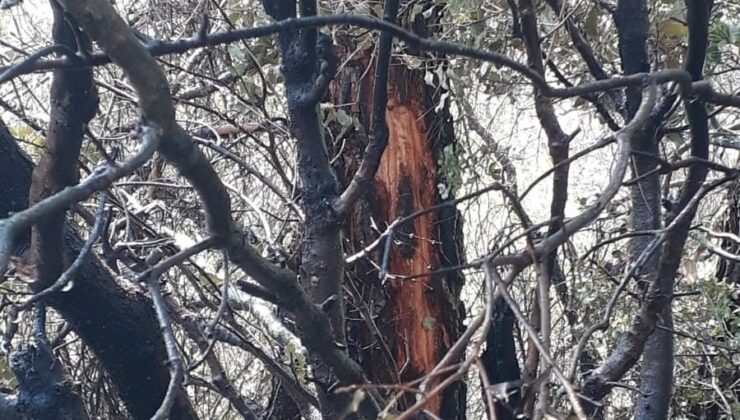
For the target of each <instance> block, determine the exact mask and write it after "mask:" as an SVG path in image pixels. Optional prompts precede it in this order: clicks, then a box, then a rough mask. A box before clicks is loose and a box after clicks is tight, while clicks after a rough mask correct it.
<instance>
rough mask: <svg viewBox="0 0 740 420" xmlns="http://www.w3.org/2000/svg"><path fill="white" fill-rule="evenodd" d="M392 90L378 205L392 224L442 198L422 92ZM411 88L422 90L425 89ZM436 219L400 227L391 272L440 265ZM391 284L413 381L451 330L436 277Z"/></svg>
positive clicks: (434, 407)
mask: <svg viewBox="0 0 740 420" xmlns="http://www.w3.org/2000/svg"><path fill="white" fill-rule="evenodd" d="M410 85H411V83H410ZM408 87H409V86H407V88H408ZM391 88H392V91H391V92H390V95H389V101H388V107H387V111H386V118H387V121H388V128H389V133H390V136H389V141H388V147H387V148H386V150H385V153H384V155H383V158H382V160H381V164H380V168H379V169H378V172H377V175H376V189H377V197H378V201H379V203H378V204H379V207H380V209H381V212H382V216H384V217H385V220H386V222H388V223H390V222H392V221H393V220H395V219H396V218H398V217H402V216H405V215H408V214H410V213H412V212H414V211H416V210H420V209H424V208H427V207H430V206H432V205H434V201H435V198H436V197H437V194H436V191H435V188H436V185H435V184H436V163H435V161H434V157H433V155H432V148H431V145H430V144H429V141H428V138H427V128H426V126H425V123H424V108H423V106H422V104H421V101H422V96H421V93H420V92H419V94H413V95H403V96H406V97H407V98H408V99H407V100H406V101H404V102H403V103H401V101H400V99H399V96H400V95H398V94H397V92H395V91H394V90H395V89H393V86H392V87H391ZM410 90H416V91H417V92H418V90H419V88H418V87H416V88H415V89H414V88H413V87H412V88H411V89H410ZM417 92H414V93H417ZM435 223H436V217H435V215H434V214H431V213H430V214H426V215H424V216H421V217H418V218H417V219H415V220H414V221H413V223H412V222H409V223H408V225H407V226H405V227H403V228H401V229H399V231H398V232H397V233H396V237H395V241H394V246H393V249H392V251H391V255H390V262H389V272H390V273H392V274H395V275H411V274H418V273H424V272H428V271H430V270H433V269H434V268H436V267H437V266H438V253H439V250H438V249H437V246H436V245H435V244H436V240H437V236H438V235H437V229H436V226H435ZM391 287H392V289H393V294H392V297H391V302H392V307H393V309H392V312H393V314H394V322H393V325H394V329H395V336H396V337H398V339H397V340H396V342H395V343H394V344H395V348H394V349H393V351H394V352H395V356H396V363H397V368H398V369H399V371H402V372H401V379H402V380H403V381H408V380H412V379H416V378H418V377H420V376H422V375H424V374H426V373H429V372H430V371H431V370H432V369H433V368H434V366H435V364H436V363H437V362H438V361H439V360H440V359H441V357H442V355H443V354H444V352H445V351H446V349H448V348H449V347H450V334H449V333H448V331H447V330H446V328H445V325H444V323H443V322H442V314H441V307H442V305H440V302H438V299H439V296H438V294H437V293H434V290H433V287H432V279H431V278H430V277H422V278H418V279H414V280H397V279H396V280H391ZM441 401H442V398H441V396H440V395H438V396H435V397H433V398H432V399H430V400H429V403H428V405H427V409H428V410H429V411H432V412H434V413H439V411H440V408H441Z"/></svg>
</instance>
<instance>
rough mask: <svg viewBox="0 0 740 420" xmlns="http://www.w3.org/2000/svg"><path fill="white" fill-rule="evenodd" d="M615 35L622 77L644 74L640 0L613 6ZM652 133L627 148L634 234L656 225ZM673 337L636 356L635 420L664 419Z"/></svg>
mask: <svg viewBox="0 0 740 420" xmlns="http://www.w3.org/2000/svg"><path fill="white" fill-rule="evenodd" d="M615 21H616V23H617V28H618V31H619V32H618V34H619V51H620V56H621V60H622V67H623V69H624V73H625V74H634V73H640V72H645V71H650V65H649V63H648V56H647V35H648V25H649V22H648V11H647V6H646V4H645V2H644V1H642V0H636V1H635V0H622V1H620V2H619V3H618V5H617V11H616V14H615ZM626 97H627V104H626V105H627V116H628V118H629V119H631V118H632V117H634V115H635V113H636V112H637V109H638V107H639V106H640V90H639V89H635V88H630V89H627V95H626ZM656 135H657V132H656V129H655V126H654V125H652V124H650V125H649V127H646V128H645V129H644V130H643V131H642V132H641V133H640V135H638V136H635V138H634V139H633V141H632V143H631V146H632V150H634V151H636V152H638V153H637V154H634V155H633V157H632V162H633V165H632V169H633V171H632V174H633V177H635V178H637V177H641V181H640V182H639V183H637V184H635V185H633V186H632V187H630V199H631V202H632V220H631V222H632V229H633V230H635V231H641V230H650V229H658V228H660V226H661V218H660V217H661V192H660V175H659V174H657V173H656V172H653V173H652V174H651V175H647V176H645V174H646V173H648V172H650V171H653V169H654V168H655V166H656V160H655V159H651V158H650V157H649V156H647V155H653V156H656V157H657V155H658V142H659V138H656ZM652 240H653V238H652V237H651V236H637V237H635V238H633V239H632V241H631V246H632V261H633V263H634V262H635V261H636V260H637V259H638V258H639V257H640V255H641V254H642V252H643V251H644V250H645V249H646V248H647V247H648V245H649V244H650V242H651V241H652ZM659 261H660V251H659V250H656V252H655V253H654V254H653V255H652V257H651V258H650V259H648V260H647V261H646V262H645V264H643V266H642V267H641V269H640V272H639V279H640V281H641V284H640V286H641V287H642V288H643V289H645V288H647V285H649V284H651V283H653V282H655V281H657V274H658V265H659ZM658 316H659V318H660V319H661V321H662V324H664V325H665V326H667V327H669V328H671V327H672V325H673V321H672V310H671V305H670V304H669V305H666V306H665V307H664V308H663V309H662V310H661V312H660V314H659V315H658ZM672 354H673V336H672V335H671V333H669V332H666V331H664V330H660V329H656V330H655V331H654V332H653V333H652V334H651V335H650V337H649V338H648V340H647V343H646V344H645V350H644V352H643V355H642V371H641V380H640V389H641V391H642V393H643V395H642V396H638V397H637V406H636V407H635V418H639V419H647V418H656V419H658V418H665V416H666V415H667V413H668V408H669V405H670V401H671V392H672V390H673V385H672V380H673V357H668V355H672Z"/></svg>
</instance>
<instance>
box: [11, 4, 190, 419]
mask: <svg viewBox="0 0 740 420" xmlns="http://www.w3.org/2000/svg"><path fill="white" fill-rule="evenodd" d="M54 11H55V25H54V37H55V40H56V42H58V43H62V44H64V45H68V46H70V48H71V49H73V50H74V49H76V48H77V45H78V42H79V45H80V46H81V47H82V48H89V47H90V41H89V40H87V39H86V37H84V35H82V34H81V33H79V30H77V29H76V28H75V27H73V23H71V22H70V21H69V20H68V17H66V16H65V15H64V13H62V12H61V11H60V10H59V9H58V7H57V6H56V5H55V6H54ZM51 98H52V99H51V100H52V104H51V105H52V106H51V110H52V123H51V125H50V127H49V130H48V136H47V139H46V144H45V146H46V152H45V154H44V156H43V157H42V159H41V162H40V163H39V166H38V167H37V169H36V170H34V169H33V164H32V163H31V162H30V160H28V159H27V158H25V157H24V155H23V153H22V152H21V151H20V149H19V148H18V146H17V144H16V143H15V139H13V138H12V137H10V135H9V133H8V132H7V130H4V131H5V132H4V133H2V134H3V135H2V138H0V143H1V144H2V149H3V150H4V151H7V153H3V157H2V159H4V160H7V163H8V166H4V167H5V168H6V169H7V170H5V171H2V174H1V177H2V179H1V180H0V184H2V185H3V187H2V190H0V193H2V194H3V195H2V198H3V199H2V200H0V201H2V202H3V203H4V204H5V203H7V208H3V213H4V214H6V212H8V211H14V210H20V209H23V208H25V206H26V205H27V204H28V202H29V191H31V197H32V198H31V200H30V201H31V202H32V203H33V202H36V201H38V200H40V199H42V198H43V197H46V196H48V195H50V194H53V193H55V192H56V191H59V190H61V189H62V188H64V187H65V186H67V185H70V184H74V183H76V181H77V179H78V172H77V156H78V154H79V149H80V145H81V142H82V136H83V131H84V127H85V125H86V124H87V122H88V121H89V120H90V119H91V118H92V116H93V115H94V113H95V110H96V109H97V102H96V97H95V90H94V87H93V82H92V71H91V70H89V69H86V70H58V71H56V72H55V74H54V80H53V83H52V92H51ZM3 127H4V126H3ZM32 171H33V186H32V185H31V183H32V182H31V178H32V174H31V172H32ZM65 219H66V215H65V214H64V213H60V214H56V215H52V216H51V217H49V218H47V219H46V220H44V221H43V222H42V223H39V225H38V226H36V227H35V228H34V229H33V247H32V248H33V250H32V254H31V256H24V258H25V259H26V260H27V261H28V260H30V261H31V262H32V264H33V266H35V271H36V274H37V276H38V279H39V281H37V282H36V283H34V284H33V289H34V291H39V290H42V289H43V288H45V287H47V286H48V285H50V284H51V283H53V282H54V281H55V280H56V279H57V278H58V276H59V275H60V274H61V272H62V271H63V270H64V268H65V267H66V265H67V264H68V263H69V262H71V261H72V260H74V259H75V258H76V256H77V255H78V254H79V252H80V249H81V247H82V244H83V241H82V240H81V239H80V237H79V235H78V234H77V232H76V231H75V229H74V227H72V226H71V225H70V224H68V223H66V220H65ZM29 233H30V232H29ZM29 236H30V235H28V234H25V235H23V237H21V238H18V240H17V243H18V244H19V247H20V248H27V244H28V240H29ZM24 244H26V245H24ZM59 250H64V251H63V252H59ZM29 257H30V258H29ZM73 282H74V283H73V287H72V289H71V290H70V291H68V292H65V293H61V294H58V295H54V296H52V297H51V298H50V299H49V304H50V305H51V306H52V307H54V309H56V310H57V311H58V312H59V313H61V314H62V316H63V317H64V318H65V319H66V320H67V321H68V322H69V323H70V325H71V326H72V328H73V330H74V331H75V333H76V334H77V335H79V336H80V337H81V338H82V339H83V341H84V342H85V343H86V344H87V345H88V346H89V347H90V348H91V350H92V351H93V353H94V354H95V355H96V357H97V358H98V359H99V360H100V362H101V365H102V366H103V367H104V368H105V369H106V370H107V371H108V373H109V374H110V377H111V380H112V381H113V383H114V385H115V386H116V387H117V389H118V391H119V393H120V397H121V399H122V400H123V402H124V404H125V405H126V407H127V409H128V410H129V412H130V414H131V415H132V416H133V417H134V418H137V419H148V418H149V417H151V415H152V414H153V413H154V412H155V411H156V410H157V408H158V407H159V405H160V404H161V402H162V399H163V398H164V395H165V392H166V389H167V384H168V378H169V374H168V370H167V367H166V366H165V363H164V362H165V360H166V359H167V356H166V353H165V349H164V343H163V341H162V337H161V334H160V333H159V327H158V325H157V321H156V318H155V316H154V312H153V310H152V308H151V304H150V303H149V302H148V300H147V299H146V298H144V297H143V296H141V295H133V294H130V293H128V292H126V291H125V290H124V289H122V288H121V287H120V286H119V285H118V284H116V281H115V279H114V278H113V276H112V275H111V273H110V272H109V271H108V270H107V269H106V268H105V267H104V266H103V265H102V264H101V262H100V261H98V259H97V258H95V257H90V258H89V259H87V260H86V262H85V263H84V264H83V266H82V268H81V269H80V271H79V272H78V273H77V275H76V276H75V278H74V280H73ZM173 415H176V416H177V418H183V419H187V418H195V417H196V416H195V414H194V412H193V411H192V408H191V407H190V403H189V402H188V401H187V398H186V397H185V396H184V394H183V396H182V397H180V398H179V399H178V402H177V404H176V405H175V409H174V410H173Z"/></svg>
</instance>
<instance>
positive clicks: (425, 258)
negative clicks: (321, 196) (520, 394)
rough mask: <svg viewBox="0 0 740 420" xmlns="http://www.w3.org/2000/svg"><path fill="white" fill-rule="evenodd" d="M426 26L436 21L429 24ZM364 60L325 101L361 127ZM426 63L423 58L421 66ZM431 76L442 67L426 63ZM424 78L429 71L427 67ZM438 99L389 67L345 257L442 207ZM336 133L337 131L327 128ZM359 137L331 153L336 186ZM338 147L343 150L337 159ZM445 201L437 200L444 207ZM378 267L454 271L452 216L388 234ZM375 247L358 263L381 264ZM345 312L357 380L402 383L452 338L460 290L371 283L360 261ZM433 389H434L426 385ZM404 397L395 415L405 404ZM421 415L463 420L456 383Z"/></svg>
mask: <svg viewBox="0 0 740 420" xmlns="http://www.w3.org/2000/svg"><path fill="white" fill-rule="evenodd" d="M430 19H438V17H437V16H432V17H431V18H430ZM400 20H401V21H411V22H414V24H413V29H414V30H415V31H416V32H417V33H419V34H421V35H426V33H425V32H426V27H427V24H428V23H430V22H431V20H430V22H427V21H425V20H424V19H423V18H422V17H421V16H404V17H401V18H400ZM351 42H352V41H351V40H350V39H349V37H348V38H347V39H344V38H341V37H340V39H338V43H339V44H340V49H341V50H342V51H340V56H342V55H347V54H349V53H350V52H352V51H354V47H355V46H354V45H351ZM370 53H371V51H368V50H366V51H365V52H364V53H362V54H359V55H356V56H355V57H354V58H352V59H351V60H350V61H349V62H348V63H347V64H346V65H345V67H344V70H343V72H342V74H340V75H339V76H338V77H337V79H336V80H335V83H334V88H333V90H332V100H333V101H334V102H335V103H338V104H354V105H345V106H342V107H340V108H339V109H340V110H341V112H344V113H346V114H349V115H350V116H352V117H354V118H357V119H358V120H359V121H360V122H361V123H362V125H363V126H365V127H368V126H369V125H370V106H371V104H370V100H371V98H370V93H371V92H372V86H373V83H374V81H373V80H372V79H373V78H372V75H373V71H372V69H368V67H373V66H374V63H370V58H369V57H370ZM425 58H427V57H425ZM435 61H436V62H435V63H434V64H433V66H444V65H445V63H444V61H443V60H435ZM427 69H428V71H431V70H432V68H431V67H427ZM440 93H441V92H440V90H439V89H435V88H433V87H430V86H429V85H427V84H426V83H425V82H424V72H423V71H420V70H412V69H409V68H406V67H405V66H404V65H402V64H401V63H398V62H396V61H392V64H391V70H390V74H389V86H388V104H387V108H386V121H387V124H388V129H389V138H388V146H387V147H386V149H385V152H384V154H383V157H382V159H381V162H380V167H379V168H378V172H377V174H376V176H375V182H374V185H373V188H372V191H370V192H369V194H367V195H366V197H365V199H364V200H362V201H361V202H360V203H358V205H357V206H356V209H355V211H354V212H353V213H352V214H351V215H350V217H349V220H348V221H347V224H346V227H345V230H346V231H347V237H348V238H347V242H348V245H347V246H346V247H345V248H346V249H347V253H348V254H352V253H354V252H357V251H359V250H361V249H362V248H364V247H366V246H367V245H369V244H370V243H371V242H373V241H374V240H375V239H376V238H377V232H376V231H375V230H374V229H373V228H372V227H371V226H372V225H373V223H374V224H375V225H377V227H378V229H380V230H381V231H382V230H384V229H385V227H386V226H387V225H389V224H390V223H391V222H393V221H394V220H396V219H398V218H400V217H404V216H407V215H409V214H411V213H413V212H415V211H417V210H421V209H425V208H428V207H431V206H433V205H435V204H438V203H440V202H442V201H443V199H442V197H441V196H440V194H439V191H438V184H440V183H442V184H443V185H447V181H446V179H445V175H444V174H443V173H442V172H443V170H442V168H440V167H439V165H438V162H439V161H440V159H442V156H443V149H445V147H449V148H450V149H448V150H447V151H448V153H449V150H452V148H453V147H454V133H453V131H452V125H451V124H452V121H451V117H450V115H449V112H448V109H447V106H446V104H445V106H444V107H443V108H442V109H441V110H440V111H438V112H435V111H434V110H433V109H434V107H435V105H437V104H438V103H439V100H440V98H439V96H440ZM335 128H336V129H335V130H334V131H335V132H337V133H339V132H340V131H341V128H339V127H335ZM364 138H365V136H364V135H362V134H360V133H358V132H350V133H349V134H348V135H346V136H345V138H344V139H342V140H341V141H336V142H335V144H334V145H333V147H334V152H335V153H340V152H341V159H340V160H339V165H340V166H342V168H341V169H340V170H339V171H338V172H339V173H343V174H344V176H345V178H346V179H349V178H351V176H352V174H353V173H354V171H355V170H356V168H357V165H358V162H359V156H360V155H361V151H362V149H363V148H364V144H363V143H364ZM342 142H344V147H343V150H342ZM449 198H450V197H449V196H448V197H445V199H449ZM393 242H394V245H393V246H392V249H391V251H390V254H389V259H388V261H387V265H388V266H387V269H388V273H389V274H390V275H391V276H408V275H418V274H422V273H428V272H431V271H434V270H437V269H439V268H443V267H451V266H456V265H458V264H460V263H461V260H462V252H461V249H460V244H461V243H462V231H461V219H460V217H459V214H458V213H457V211H456V209H454V208H445V209H442V210H440V211H438V212H434V213H429V214H426V215H423V216H421V217H418V218H416V219H414V220H413V221H410V222H408V223H406V224H404V225H401V226H399V227H398V229H397V230H396V231H395V234H394V241H393ZM382 248H383V245H381V246H380V247H379V248H378V249H376V250H375V251H374V252H373V253H371V254H370V255H369V256H368V257H369V258H370V259H372V260H373V261H374V262H375V263H377V264H382V261H381V260H382V254H383V250H382ZM348 276H349V279H348V282H349V283H350V285H349V287H350V292H351V295H352V301H353V302H352V303H353V304H352V305H350V307H349V308H348V315H347V319H348V320H350V322H349V325H348V329H349V333H348V334H349V338H350V341H351V342H350V344H351V351H353V352H354V356H355V358H357V359H358V360H360V363H361V364H362V366H363V368H364V370H365V372H366V374H367V375H368V377H369V378H370V379H371V381H373V382H376V383H397V382H398V381H399V380H400V382H401V383H405V382H408V381H411V380H414V379H418V378H420V377H422V376H423V375H425V374H427V373H429V372H430V371H431V370H432V369H433V368H434V366H435V365H436V364H437V363H438V362H439V361H440V360H441V358H442V357H443V356H444V355H445V353H446V352H447V350H448V349H449V348H450V346H451V345H452V344H453V343H454V342H455V340H456V339H457V338H458V336H459V334H460V333H461V329H462V319H463V317H464V308H463V307H462V303H461V302H460V299H459V293H460V289H461V287H462V284H463V281H464V280H463V278H462V275H461V274H460V273H459V272H452V273H448V274H434V275H427V276H421V277H418V278H415V279H411V280H404V279H398V278H396V279H394V278H393V277H390V278H389V279H388V281H386V282H381V281H380V280H379V279H378V271H377V269H376V268H374V265H373V264H371V263H369V262H368V261H367V260H366V259H363V260H361V261H358V262H357V263H356V264H355V265H354V266H353V267H352V269H351V270H349V272H348ZM435 383H436V382H435ZM413 402H414V399H413V395H410V394H408V395H406V397H405V398H404V399H402V401H401V404H400V407H398V408H401V409H402V408H404V407H406V406H408V405H409V404H411V403H413ZM426 409H427V410H428V411H430V412H432V413H435V414H437V415H439V416H440V417H442V418H444V419H461V418H464V417H465V387H464V385H463V384H462V382H460V383H458V384H456V385H454V386H452V387H450V388H448V389H447V390H446V391H445V392H443V393H441V394H440V395H437V396H434V397H433V398H431V399H430V400H429V402H428V404H427V406H426Z"/></svg>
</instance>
